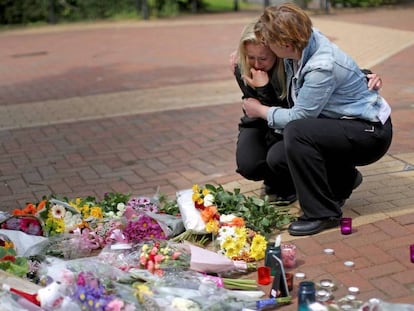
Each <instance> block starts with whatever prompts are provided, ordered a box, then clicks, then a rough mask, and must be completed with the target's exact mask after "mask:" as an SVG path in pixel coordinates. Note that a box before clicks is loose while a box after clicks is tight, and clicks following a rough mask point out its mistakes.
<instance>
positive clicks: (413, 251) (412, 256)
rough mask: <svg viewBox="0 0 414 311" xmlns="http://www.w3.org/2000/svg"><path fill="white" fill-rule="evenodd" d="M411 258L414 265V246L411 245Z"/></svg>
mask: <svg viewBox="0 0 414 311" xmlns="http://www.w3.org/2000/svg"><path fill="white" fill-rule="evenodd" d="M410 258H411V262H412V263H414V244H411V245H410Z"/></svg>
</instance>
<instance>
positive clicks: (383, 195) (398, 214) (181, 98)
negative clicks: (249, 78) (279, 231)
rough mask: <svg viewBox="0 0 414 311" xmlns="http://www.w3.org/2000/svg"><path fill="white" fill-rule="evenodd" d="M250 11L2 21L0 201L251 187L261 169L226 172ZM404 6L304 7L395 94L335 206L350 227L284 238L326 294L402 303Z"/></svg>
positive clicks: (410, 216)
mask: <svg viewBox="0 0 414 311" xmlns="http://www.w3.org/2000/svg"><path fill="white" fill-rule="evenodd" d="M259 13H260V11H246V12H238V13H228V14H214V15H202V16H197V18H196V19H195V18H193V17H186V18H179V19H173V20H168V21H149V22H148V21H147V22H128V23H106V24H84V25H77V26H65V27H62V26H55V27H46V28H40V29H36V30H26V31H8V32H0V46H1V49H0V209H1V210H11V209H13V208H15V207H22V206H24V204H25V203H26V202H28V201H36V200H38V199H40V198H41V196H42V195H49V194H51V193H56V194H59V195H65V196H68V197H75V196H85V195H94V196H97V197H102V196H103V194H104V193H105V192H108V191H118V192H130V193H132V194H134V195H152V194H154V193H155V192H156V191H157V189H159V191H160V192H162V193H165V194H168V195H174V193H175V191H177V190H180V189H184V188H189V187H191V186H192V184H194V183H199V184H203V183H206V182H209V183H215V184H223V185H225V186H226V187H228V188H229V189H234V188H241V189H242V191H243V192H244V193H246V194H255V195H258V194H259V192H260V187H261V185H260V183H252V182H248V181H245V180H243V179H242V178H241V177H240V176H239V175H238V174H236V173H235V163H234V150H235V142H236V136H237V122H238V120H239V117H240V103H239V98H240V92H239V90H238V89H237V85H236V83H235V82H234V81H233V79H232V76H231V72H230V70H229V67H228V55H229V54H230V52H231V51H233V50H234V48H235V46H236V45H237V41H238V37H239V35H240V32H241V30H242V27H243V25H244V24H246V23H247V22H248V21H250V20H252V19H253V18H254V17H255V16H257V15H258V14H259ZM413 16H414V7H412V6H407V7H403V8H402V7H390V8H385V9H371V10H357V11H356V10H349V11H344V10H341V11H339V10H336V11H332V12H331V13H330V14H328V15H317V14H313V15H312V19H313V21H314V24H315V26H317V27H318V28H320V29H321V30H322V31H323V32H325V33H326V34H327V35H328V36H329V37H330V38H331V39H332V40H333V41H335V42H336V43H337V44H338V45H340V46H341V47H342V48H343V49H344V50H346V51H347V52H349V53H350V54H351V55H352V56H353V57H354V58H355V59H356V60H357V61H358V63H359V64H360V65H361V67H369V68H371V69H373V70H374V71H375V72H378V73H380V74H381V76H382V77H383V80H384V84H385V86H384V88H383V90H382V91H381V92H382V94H383V95H384V96H385V97H386V98H387V100H388V101H389V102H390V104H391V106H392V108H393V123H394V141H393V144H392V146H391V148H390V150H389V152H388V154H387V155H386V156H385V157H384V158H383V159H381V160H380V161H379V162H378V163H376V164H373V165H370V166H367V167H362V168H361V171H362V172H363V175H364V182H363V184H362V185H361V186H360V187H359V188H358V189H357V190H356V191H355V193H354V194H353V196H352V197H351V198H350V200H349V201H348V202H347V204H346V206H345V208H344V213H345V215H348V216H352V217H353V218H354V224H355V232H354V233H353V234H352V235H350V236H342V235H340V233H339V232H338V230H336V229H335V230H331V231H329V232H325V233H322V234H318V235H315V236H312V237H305V238H299V239H294V242H295V243H296V244H297V246H298V258H299V262H298V264H299V265H298V267H297V268H296V269H295V270H294V271H295V272H296V271H299V270H300V271H303V272H305V273H306V275H307V277H308V278H310V279H312V280H314V281H316V282H317V281H318V280H320V279H322V278H330V279H333V280H334V281H335V282H336V283H337V284H338V287H339V289H338V291H336V292H335V296H336V297H337V298H339V297H341V296H343V295H344V294H346V289H347V287H349V286H358V287H359V288H360V294H359V295H358V298H360V299H362V300H366V299H368V298H372V297H377V298H381V299H384V300H387V301H392V302H400V303H414V264H412V263H411V262H410V260H409V252H408V246H409V245H410V244H414V209H413V207H414V191H413V188H414V144H413V138H414V131H413V129H412V125H411V124H412V120H413V115H414V112H413V110H414V87H413V81H414V71H413V70H412V68H413V58H412V55H413V53H414V20H413V18H412V17H413ZM292 208H297V206H293V207H292ZM283 239H284V240H285V241H287V240H293V239H292V237H289V236H288V235H287V234H286V233H283ZM324 248H333V249H334V250H335V255H330V256H328V255H325V254H324V253H323V249H324ZM345 260H352V261H354V262H355V266H354V267H353V268H347V267H345V266H344V265H343V262H344V261H345ZM293 294H295V292H294V293H293ZM283 310H295V305H291V306H286V307H283Z"/></svg>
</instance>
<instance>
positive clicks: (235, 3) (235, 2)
mask: <svg viewBox="0 0 414 311" xmlns="http://www.w3.org/2000/svg"><path fill="white" fill-rule="evenodd" d="M233 3H234V11H235V12H237V11H238V10H239V1H238V0H234V1H233Z"/></svg>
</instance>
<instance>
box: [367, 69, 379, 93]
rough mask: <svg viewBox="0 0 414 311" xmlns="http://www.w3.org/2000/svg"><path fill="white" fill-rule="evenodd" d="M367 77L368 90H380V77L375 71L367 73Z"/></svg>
mask: <svg viewBox="0 0 414 311" xmlns="http://www.w3.org/2000/svg"><path fill="white" fill-rule="evenodd" d="M367 78H368V89H369V90H376V91H378V90H380V89H381V88H382V79H381V77H380V76H379V75H378V74H376V73H369V74H367Z"/></svg>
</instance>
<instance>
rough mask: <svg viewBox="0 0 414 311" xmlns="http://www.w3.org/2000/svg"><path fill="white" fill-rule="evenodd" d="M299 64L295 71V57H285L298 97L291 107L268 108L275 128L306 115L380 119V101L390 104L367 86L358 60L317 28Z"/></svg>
mask: <svg viewBox="0 0 414 311" xmlns="http://www.w3.org/2000/svg"><path fill="white" fill-rule="evenodd" d="M300 64H302V65H301V66H300V68H299V70H298V71H297V73H296V75H295V74H294V71H293V60H291V59H285V70H286V76H287V77H286V78H287V86H288V93H289V94H290V92H291V88H292V87H293V88H294V92H295V96H296V100H295V101H294V106H293V107H292V108H290V109H286V108H280V107H271V108H269V111H268V113H267V122H268V125H269V127H271V128H274V129H275V130H276V131H279V130H281V129H283V128H284V127H285V126H286V124H287V123H288V122H290V121H292V120H296V119H303V118H318V117H323V118H332V119H341V118H359V119H364V120H368V121H372V122H378V121H379V119H378V114H379V111H380V109H381V105H387V106H388V104H387V103H386V101H385V100H384V99H383V98H382V97H381V96H380V95H379V94H378V92H377V91H375V90H368V84H367V80H366V76H365V74H364V73H363V72H362V71H361V69H360V68H359V67H358V65H357V64H356V63H355V61H354V60H353V59H352V58H351V57H350V56H348V55H347V54H346V53H344V52H343V51H342V50H340V49H339V48H338V47H337V46H336V45H335V44H334V43H332V42H330V41H329V39H328V38H326V37H325V36H324V35H323V34H322V33H321V32H319V31H318V30H317V29H315V28H314V29H313V31H312V35H311V37H310V39H309V42H308V44H307V46H306V47H305V49H304V50H303V52H302V57H301V61H300ZM384 108H385V109H384ZM384 110H385V111H386V114H389V113H390V110H391V109H390V108H389V106H388V107H382V112H383V111H384Z"/></svg>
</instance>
